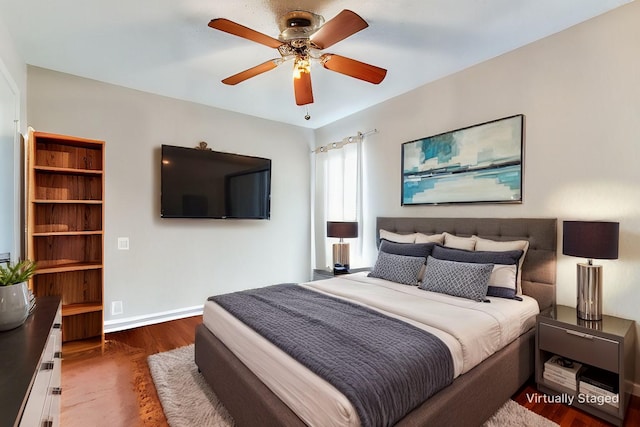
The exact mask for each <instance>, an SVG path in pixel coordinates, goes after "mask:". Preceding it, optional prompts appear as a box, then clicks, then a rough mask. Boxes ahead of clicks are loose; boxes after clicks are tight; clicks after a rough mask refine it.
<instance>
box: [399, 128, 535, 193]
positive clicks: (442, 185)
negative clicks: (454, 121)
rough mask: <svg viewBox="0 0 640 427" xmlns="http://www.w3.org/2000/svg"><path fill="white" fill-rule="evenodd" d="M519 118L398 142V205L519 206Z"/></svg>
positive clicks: (520, 135)
mask: <svg viewBox="0 0 640 427" xmlns="http://www.w3.org/2000/svg"><path fill="white" fill-rule="evenodd" d="M523 122H524V116H523V115H517V116H512V117H506V118H504V119H499V120H495V121H492V122H488V123H483V124H480V125H475V126H471V127H467V128H464V129H459V130H455V131H452V132H447V133H443V134H440V135H434V136H430V137H427V138H422V139H418V140H415V141H410V142H405V143H404V144H402V204H403V205H417V204H440V203H469V202H485V203H495V202H510V203H521V202H522V135H523Z"/></svg>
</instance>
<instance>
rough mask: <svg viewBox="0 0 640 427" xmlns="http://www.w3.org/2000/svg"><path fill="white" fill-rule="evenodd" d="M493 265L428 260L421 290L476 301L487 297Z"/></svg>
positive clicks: (431, 258)
mask: <svg viewBox="0 0 640 427" xmlns="http://www.w3.org/2000/svg"><path fill="white" fill-rule="evenodd" d="M492 271H493V264H474V263H468V262H455V261H447V260H441V259H437V258H434V257H432V256H430V257H429V258H427V271H426V273H425V275H424V280H423V281H422V285H420V288H422V289H424V290H425V291H431V292H438V293H441V294H447V295H453V296H456V297H462V298H468V299H471V300H474V301H484V300H485V299H486V297H487V288H488V286H489V276H491V272H492Z"/></svg>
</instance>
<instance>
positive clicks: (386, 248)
mask: <svg viewBox="0 0 640 427" xmlns="http://www.w3.org/2000/svg"><path fill="white" fill-rule="evenodd" d="M434 246H436V243H396V242H390V241H388V240H381V241H380V250H381V251H382V252H386V253H388V254H394V255H404V256H413V257H423V258H424V262H427V257H428V256H429V255H431V251H432V250H433V247H434Z"/></svg>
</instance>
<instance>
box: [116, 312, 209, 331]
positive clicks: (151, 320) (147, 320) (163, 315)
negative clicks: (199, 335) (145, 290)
mask: <svg viewBox="0 0 640 427" xmlns="http://www.w3.org/2000/svg"><path fill="white" fill-rule="evenodd" d="M203 307H204V306H203V305H196V306H193V307H185V308H179V309H177V310H169V311H162V312H159V313H153V314H146V315H143V316H133V317H126V318H123V319H112V320H107V321H105V322H104V333H105V334H108V333H109V332H118V331H124V330H127V329H133V328H139V327H141V326H149V325H155V324H156V323H162V322H168V321H170V320H177V319H184V318H185V317H192V316H199V315H202V310H203Z"/></svg>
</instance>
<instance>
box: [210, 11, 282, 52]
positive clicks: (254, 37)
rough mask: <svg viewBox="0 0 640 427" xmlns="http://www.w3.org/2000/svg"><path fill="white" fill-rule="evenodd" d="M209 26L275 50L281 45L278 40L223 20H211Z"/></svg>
mask: <svg viewBox="0 0 640 427" xmlns="http://www.w3.org/2000/svg"><path fill="white" fill-rule="evenodd" d="M209 26H210V27H211V28H214V29H216V30H220V31H224V32H225V33H229V34H233V35H234V36H238V37H242V38H243V39H247V40H251V41H253V42H256V43H260V44H263V45H265V46H269V47H272V48H276V49H277V48H278V47H279V46H280V45H281V44H282V42H281V41H280V40H278V39H274V38H273V37H270V36H268V35H266V34H262V33H260V32H258V31H256V30H252V29H251V28H248V27H245V26H244V25H240V24H238V23H235V22H233V21H229V20H228V19H225V18H217V19H212V20H211V22H209Z"/></svg>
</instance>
